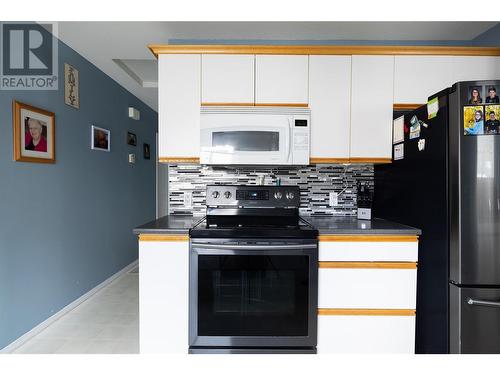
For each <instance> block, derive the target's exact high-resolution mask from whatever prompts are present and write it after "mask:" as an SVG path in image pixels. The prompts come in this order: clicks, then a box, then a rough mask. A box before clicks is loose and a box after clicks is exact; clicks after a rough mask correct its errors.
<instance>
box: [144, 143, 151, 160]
mask: <svg viewBox="0 0 500 375" xmlns="http://www.w3.org/2000/svg"><path fill="white" fill-rule="evenodd" d="M144 159H146V160H149V159H151V147H150V146H149V144H147V143H144Z"/></svg>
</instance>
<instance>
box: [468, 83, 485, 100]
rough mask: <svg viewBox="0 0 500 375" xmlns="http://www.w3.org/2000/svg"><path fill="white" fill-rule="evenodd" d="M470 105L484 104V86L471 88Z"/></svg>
mask: <svg viewBox="0 0 500 375" xmlns="http://www.w3.org/2000/svg"><path fill="white" fill-rule="evenodd" d="M468 91H469V99H468V103H469V104H481V103H483V97H484V95H483V86H469V90H468Z"/></svg>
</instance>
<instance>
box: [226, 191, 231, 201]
mask: <svg viewBox="0 0 500 375" xmlns="http://www.w3.org/2000/svg"><path fill="white" fill-rule="evenodd" d="M231 195H232V194H231V192H230V191H226V192H225V193H224V196H225V197H226V199H229V198H231Z"/></svg>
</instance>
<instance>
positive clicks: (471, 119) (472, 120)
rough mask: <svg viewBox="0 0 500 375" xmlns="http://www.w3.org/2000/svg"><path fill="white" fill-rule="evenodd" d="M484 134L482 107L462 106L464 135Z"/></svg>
mask: <svg viewBox="0 0 500 375" xmlns="http://www.w3.org/2000/svg"><path fill="white" fill-rule="evenodd" d="M482 134H484V107H483V106H482V105H476V106H472V105H466V106H464V135H482Z"/></svg>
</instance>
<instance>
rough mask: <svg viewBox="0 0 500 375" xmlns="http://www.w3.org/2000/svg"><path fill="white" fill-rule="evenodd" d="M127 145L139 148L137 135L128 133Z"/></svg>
mask: <svg viewBox="0 0 500 375" xmlns="http://www.w3.org/2000/svg"><path fill="white" fill-rule="evenodd" d="M127 144H128V145H130V146H137V135H135V134H134V133H132V132H127Z"/></svg>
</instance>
